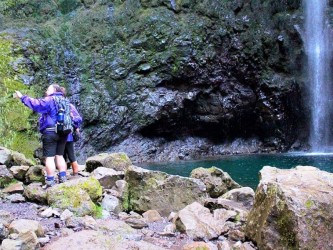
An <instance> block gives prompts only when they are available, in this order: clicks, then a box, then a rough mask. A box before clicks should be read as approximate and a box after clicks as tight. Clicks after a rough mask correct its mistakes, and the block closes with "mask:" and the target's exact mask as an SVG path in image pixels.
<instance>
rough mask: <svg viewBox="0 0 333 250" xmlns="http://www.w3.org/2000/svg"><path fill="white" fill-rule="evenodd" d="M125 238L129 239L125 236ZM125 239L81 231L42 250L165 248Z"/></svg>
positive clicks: (90, 231)
mask: <svg viewBox="0 0 333 250" xmlns="http://www.w3.org/2000/svg"><path fill="white" fill-rule="evenodd" d="M126 238H129V236H127V237H126ZM126 238H125V237H121V236H118V235H114V236H110V235H108V234H105V233H104V232H103V231H93V230H83V231H80V232H76V233H73V234H71V235H69V236H67V237H61V238H59V239H57V240H55V241H53V242H52V243H50V244H48V245H46V246H45V247H44V248H43V249H44V250H63V249H78V246H80V249H99V250H109V249H113V250H123V249H138V250H148V249H154V250H166V249H165V248H162V247H159V246H156V245H153V244H151V243H148V242H145V241H134V240H126Z"/></svg>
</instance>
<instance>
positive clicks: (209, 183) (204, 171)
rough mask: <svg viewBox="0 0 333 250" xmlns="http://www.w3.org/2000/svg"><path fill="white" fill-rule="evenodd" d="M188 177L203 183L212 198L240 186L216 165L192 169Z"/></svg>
mask: <svg viewBox="0 0 333 250" xmlns="http://www.w3.org/2000/svg"><path fill="white" fill-rule="evenodd" d="M190 177H191V178H196V179H200V180H201V181H202V182H203V183H205V185H206V188H207V192H208V193H209V195H210V196H211V197H212V198H217V197H220V196H221V195H223V194H224V193H226V192H228V191H229V190H232V189H234V188H240V187H241V186H240V185H239V184H238V183H237V182H235V181H234V180H233V179H232V178H231V177H230V175H229V174H228V173H227V172H224V171H223V170H222V169H219V168H217V167H211V168H196V169H193V170H192V172H191V174H190Z"/></svg>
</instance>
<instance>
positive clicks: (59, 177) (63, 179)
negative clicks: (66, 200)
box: [58, 176, 67, 183]
mask: <svg viewBox="0 0 333 250" xmlns="http://www.w3.org/2000/svg"><path fill="white" fill-rule="evenodd" d="M58 179H59V183H64V182H66V181H67V177H66V176H58Z"/></svg>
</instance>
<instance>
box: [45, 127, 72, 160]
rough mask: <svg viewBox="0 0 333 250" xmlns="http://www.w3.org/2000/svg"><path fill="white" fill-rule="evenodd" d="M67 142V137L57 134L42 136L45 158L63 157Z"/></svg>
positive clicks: (51, 133) (50, 133)
mask: <svg viewBox="0 0 333 250" xmlns="http://www.w3.org/2000/svg"><path fill="white" fill-rule="evenodd" d="M66 141H67V135H66V136H60V135H58V134H57V133H56V132H49V133H45V134H43V135H42V143H43V156H44V157H53V156H56V155H63V154H64V151H65V146H66Z"/></svg>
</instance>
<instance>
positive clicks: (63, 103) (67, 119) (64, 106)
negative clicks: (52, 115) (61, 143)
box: [53, 96, 73, 135]
mask: <svg viewBox="0 0 333 250" xmlns="http://www.w3.org/2000/svg"><path fill="white" fill-rule="evenodd" d="M53 99H54V103H55V105H56V108H57V122H56V126H55V127H56V133H58V134H60V135H68V134H70V133H72V132H73V122H72V118H71V115H70V106H69V104H70V103H69V100H68V99H67V98H65V97H63V96H54V97H53Z"/></svg>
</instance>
